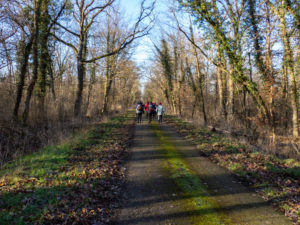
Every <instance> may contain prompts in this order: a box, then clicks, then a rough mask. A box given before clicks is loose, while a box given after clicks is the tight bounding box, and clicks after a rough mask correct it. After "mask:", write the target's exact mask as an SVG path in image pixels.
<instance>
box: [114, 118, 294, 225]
mask: <svg viewBox="0 0 300 225" xmlns="http://www.w3.org/2000/svg"><path fill="white" fill-rule="evenodd" d="M127 168H128V171H127V174H128V179H127V186H126V190H125V193H124V202H123V206H122V208H121V209H118V210H117V213H116V215H117V216H116V218H115V219H114V221H113V224H120V225H125V224H164V225H171V224H172V225H173V224H183V225H188V224H206V225H207V224H249V225H250V224H251V225H255V224H278V225H284V224H291V222H290V221H289V220H288V219H287V218H286V217H285V216H283V215H282V214H281V213H278V212H276V211H275V210H274V209H273V208H272V207H271V206H270V205H269V204H268V203H266V202H265V201H264V200H262V199H261V198H259V197H257V196H256V195H255V193H253V192H251V191H250V190H249V189H247V188H246V187H245V186H243V185H242V184H240V183H239V181H238V180H236V179H235V178H234V177H232V176H231V175H230V174H229V173H228V172H227V171H225V170H224V169H222V168H220V167H219V166H217V165H215V164H213V163H212V162H210V161H209V160H208V159H206V158H203V157H201V156H199V154H198V152H197V150H196V149H195V148H194V146H193V145H191V144H189V143H187V142H186V141H185V140H184V139H183V138H182V137H180V136H179V135H178V134H177V133H176V131H175V130H174V129H172V128H171V127H170V126H168V125H162V126H159V125H157V124H156V123H153V124H152V125H150V126H149V125H148V124H147V123H146V122H145V121H143V123H142V124H137V126H136V128H135V137H134V143H133V146H132V149H131V156H130V159H129V162H128V164H127Z"/></svg>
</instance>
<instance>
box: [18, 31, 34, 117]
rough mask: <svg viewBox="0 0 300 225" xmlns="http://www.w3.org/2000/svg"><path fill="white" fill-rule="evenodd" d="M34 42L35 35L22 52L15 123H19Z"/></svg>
mask: <svg viewBox="0 0 300 225" xmlns="http://www.w3.org/2000/svg"><path fill="white" fill-rule="evenodd" d="M22 42H23V41H22ZM32 42H33V35H32V36H31V38H30V40H29V41H28V43H27V44H26V45H25V48H24V49H21V50H20V51H21V55H20V60H21V61H20V71H19V75H18V80H17V93H16V102H15V107H14V112H13V118H14V120H15V121H18V113H19V107H20V104H21V100H22V96H23V88H24V83H25V75H26V72H27V68H28V58H29V55H30V52H31V49H32ZM23 44H25V43H23ZM20 48H23V46H21V47H20Z"/></svg>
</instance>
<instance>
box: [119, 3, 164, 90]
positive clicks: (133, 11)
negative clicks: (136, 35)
mask: <svg viewBox="0 0 300 225" xmlns="http://www.w3.org/2000/svg"><path fill="white" fill-rule="evenodd" d="M147 2H148V4H149V3H150V2H151V0H148V1H147ZM165 2H166V1H164V0H157V2H156V5H155V12H154V13H155V15H156V16H157V20H156V24H155V27H154V28H153V29H152V31H151V33H150V35H148V36H145V37H143V38H141V39H139V40H136V44H137V47H136V49H135V51H134V54H133V56H132V59H133V60H134V61H135V62H136V63H137V64H138V66H139V67H140V69H141V70H142V76H141V79H140V83H141V87H142V91H143V89H144V85H145V83H146V82H147V80H148V79H147V77H149V76H148V75H147V74H145V73H147V69H146V68H147V65H148V64H149V63H150V62H151V60H152V58H153V48H154V46H153V43H152V42H156V39H157V37H160V36H161V35H160V30H161V28H160V26H159V21H160V20H161V19H162V18H163V15H165V12H166V10H168V9H167V7H166V5H165ZM140 4H141V0H120V8H121V9H122V11H124V13H125V17H126V18H130V19H131V20H132V21H134V19H135V18H136V17H137V15H138V13H139V9H140ZM143 74H144V75H145V76H143Z"/></svg>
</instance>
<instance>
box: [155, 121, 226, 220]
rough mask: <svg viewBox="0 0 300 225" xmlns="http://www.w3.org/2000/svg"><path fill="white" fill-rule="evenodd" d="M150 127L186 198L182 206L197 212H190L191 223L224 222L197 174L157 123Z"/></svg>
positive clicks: (167, 165) (172, 174)
mask: <svg viewBox="0 0 300 225" xmlns="http://www.w3.org/2000/svg"><path fill="white" fill-rule="evenodd" d="M152 129H153V131H154V132H155V134H156V135H157V137H158V139H159V141H160V145H161V149H162V151H165V152H166V154H167V160H166V167H167V169H168V171H169V172H170V174H171V178H172V179H173V180H174V182H175V183H176V184H177V186H178V188H179V189H180V191H182V193H183V195H185V196H186V198H185V199H187V200H184V202H183V204H182V207H183V208H184V209H185V210H186V211H190V212H197V213H194V214H192V217H191V220H192V221H191V222H192V224H195V225H202V224H205V225H210V224H212V225H216V224H224V223H222V221H221V219H220V216H219V215H218V214H217V213H216V211H215V208H216V207H217V206H216V204H215V202H214V201H213V199H212V198H211V197H210V196H209V194H208V191H207V190H206V188H205V186H204V185H203V184H202V183H201V181H200V179H199V178H198V177H197V175H196V174H194V173H193V171H191V169H189V167H188V165H187V163H186V162H185V161H184V160H183V159H182V158H181V155H180V153H179V151H178V150H177V149H176V147H175V146H174V145H173V143H172V142H171V141H169V140H168V139H167V138H166V137H165V136H164V134H163V132H162V131H161V130H160V129H159V127H158V126H157V125H152Z"/></svg>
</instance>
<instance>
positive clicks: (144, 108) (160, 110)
mask: <svg viewBox="0 0 300 225" xmlns="http://www.w3.org/2000/svg"><path fill="white" fill-rule="evenodd" d="M165 111H166V110H165V108H164V107H163V105H162V103H161V102H160V103H159V104H158V105H157V104H156V103H153V102H147V104H146V105H145V104H143V102H142V101H139V102H138V103H137V104H136V117H137V122H138V123H141V122H142V115H143V114H144V113H145V112H146V117H147V119H148V122H149V123H151V121H152V119H153V118H155V117H156V116H157V120H158V122H159V123H162V119H163V115H164V114H165Z"/></svg>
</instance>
